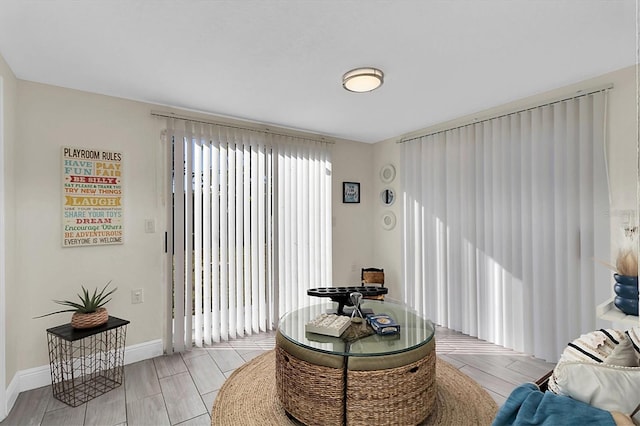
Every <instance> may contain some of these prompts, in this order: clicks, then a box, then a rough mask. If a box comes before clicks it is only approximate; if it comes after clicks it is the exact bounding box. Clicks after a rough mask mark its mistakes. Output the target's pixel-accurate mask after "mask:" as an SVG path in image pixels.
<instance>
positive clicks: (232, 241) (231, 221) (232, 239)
mask: <svg viewBox="0 0 640 426" xmlns="http://www.w3.org/2000/svg"><path fill="white" fill-rule="evenodd" d="M227 155H228V158H227V161H228V167H229V178H228V180H227V185H228V187H229V190H228V193H227V195H228V199H227V205H228V208H229V211H228V215H229V217H228V219H227V235H228V240H227V244H228V245H227V255H228V256H229V264H228V265H229V267H228V270H229V271H228V274H229V285H228V287H229V292H228V294H227V296H228V297H229V338H235V337H236V330H237V329H236V323H237V314H236V287H237V275H236V140H235V138H233V139H232V140H231V143H230V144H229V150H228V153H227Z"/></svg>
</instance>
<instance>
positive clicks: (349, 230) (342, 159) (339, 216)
mask: <svg viewBox="0 0 640 426" xmlns="http://www.w3.org/2000/svg"><path fill="white" fill-rule="evenodd" d="M372 153H373V146H372V145H370V144H363V143H359V142H340V141H338V142H337V143H336V144H335V145H334V146H333V148H332V152H331V161H332V165H333V179H332V183H333V184H332V188H331V189H332V191H333V194H332V196H333V197H332V202H333V218H332V219H333V220H332V221H333V285H334V286H340V285H358V283H359V282H360V269H362V268H366V267H373V266H377V265H375V264H372V263H371V261H372V255H373V245H372V241H373V233H372V232H371V230H372V222H371V209H372V208H373V206H374V204H375V203H374V202H373V189H372V185H371V170H372V168H373V164H372ZM342 182H360V192H361V194H360V203H357V204H356V203H354V204H350V203H348V204H344V203H343V202H342Z"/></svg>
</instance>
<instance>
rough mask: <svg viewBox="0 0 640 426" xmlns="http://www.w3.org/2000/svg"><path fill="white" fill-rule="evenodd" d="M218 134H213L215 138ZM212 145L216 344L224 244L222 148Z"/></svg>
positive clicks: (213, 323) (213, 333) (213, 328)
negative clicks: (222, 247)
mask: <svg viewBox="0 0 640 426" xmlns="http://www.w3.org/2000/svg"><path fill="white" fill-rule="evenodd" d="M215 135H216V133H215V132H213V133H212V137H215ZM212 142H213V143H212V145H211V339H212V340H213V341H214V342H219V341H220V337H221V336H220V335H221V333H222V330H223V326H222V315H221V311H222V306H221V303H220V301H221V300H222V293H221V290H220V267H221V266H220V265H221V259H222V253H221V250H220V246H221V242H222V232H221V226H220V212H221V210H222V206H221V205H220V197H221V195H220V191H221V189H220V175H221V174H222V166H221V164H220V156H221V154H220V147H219V145H218V143H217V142H215V141H212Z"/></svg>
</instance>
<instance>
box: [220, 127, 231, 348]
mask: <svg viewBox="0 0 640 426" xmlns="http://www.w3.org/2000/svg"><path fill="white" fill-rule="evenodd" d="M228 165H229V149H228V145H227V142H226V138H225V139H224V142H223V143H221V144H220V336H221V338H222V339H223V340H228V339H229V329H230V323H229V314H230V313H229V303H228V302H229V293H230V292H231V289H230V278H229V267H228V265H229V264H230V259H229V250H228V241H229V225H228V206H229V195H228V193H229V179H228V176H229V175H230V174H229V171H228Z"/></svg>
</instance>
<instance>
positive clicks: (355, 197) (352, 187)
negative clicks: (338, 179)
mask: <svg viewBox="0 0 640 426" xmlns="http://www.w3.org/2000/svg"><path fill="white" fill-rule="evenodd" d="M342 202H343V203H359V202H360V183H359V182H342Z"/></svg>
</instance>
